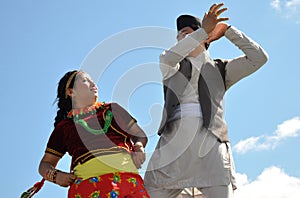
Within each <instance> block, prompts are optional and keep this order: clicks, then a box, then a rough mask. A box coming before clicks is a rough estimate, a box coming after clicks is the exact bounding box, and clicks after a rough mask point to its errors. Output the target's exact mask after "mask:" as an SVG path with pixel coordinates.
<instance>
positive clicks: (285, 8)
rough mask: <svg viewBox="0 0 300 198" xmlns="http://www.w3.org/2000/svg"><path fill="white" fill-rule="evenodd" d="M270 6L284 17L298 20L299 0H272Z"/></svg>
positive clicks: (299, 14) (299, 16)
mask: <svg viewBox="0 0 300 198" xmlns="http://www.w3.org/2000/svg"><path fill="white" fill-rule="evenodd" d="M270 5H271V7H272V8H273V9H275V10H276V11H277V12H278V13H280V14H281V15H282V16H283V17H284V18H286V19H292V20H294V21H296V23H299V21H300V12H299V9H300V0H272V1H271V3H270Z"/></svg>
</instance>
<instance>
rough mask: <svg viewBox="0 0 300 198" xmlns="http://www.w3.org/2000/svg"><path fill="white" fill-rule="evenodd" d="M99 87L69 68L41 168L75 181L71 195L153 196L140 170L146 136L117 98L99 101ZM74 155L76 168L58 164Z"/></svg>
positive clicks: (66, 182) (53, 177) (60, 180)
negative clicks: (110, 100) (144, 183)
mask: <svg viewBox="0 0 300 198" xmlns="http://www.w3.org/2000/svg"><path fill="white" fill-rule="evenodd" d="M97 98H98V88H97V86H96V84H95V83H94V82H93V81H92V80H91V78H90V77H89V76H88V74H86V73H84V72H82V71H77V70H75V71H70V72H68V73H66V74H65V75H64V76H63V78H62V79H61V80H60V82H59V85H58V93H57V99H58V108H59V110H58V112H57V116H56V118H55V123H54V130H53V132H52V134H51V136H50V139H49V141H48V144H47V148H46V151H45V155H44V156H43V158H42V160H41V162H40V165H39V173H40V174H41V175H42V176H43V178H44V179H45V180H48V181H51V182H54V183H56V184H58V185H60V186H63V187H67V186H70V188H69V191H68V197H69V198H71V197H72V198H80V197H82V198H85V197H97V198H98V197H122V198H123V197H126V198H129V197H134V198H145V197H149V195H148V193H147V192H146V190H145V188H144V186H143V180H142V178H141V177H140V176H139V174H138V170H137V169H138V168H141V165H142V164H143V162H144V161H145V151H144V147H145V146H146V144H147V137H146V135H145V133H144V131H143V130H142V129H141V128H140V127H139V126H138V125H137V123H136V120H135V119H134V118H132V117H131V116H130V115H129V114H128V112H127V111H125V110H124V109H123V108H122V107H121V106H119V105H118V104H116V103H108V104H106V103H104V102H97ZM66 152H68V153H69V154H70V155H71V156H72V164H71V171H70V173H68V172H63V171H60V170H57V169H55V167H56V165H57V163H58V161H59V160H60V159H61V157H62V156H63V155H64V154H65V153H66Z"/></svg>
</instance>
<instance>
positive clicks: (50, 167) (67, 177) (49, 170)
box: [39, 153, 75, 187]
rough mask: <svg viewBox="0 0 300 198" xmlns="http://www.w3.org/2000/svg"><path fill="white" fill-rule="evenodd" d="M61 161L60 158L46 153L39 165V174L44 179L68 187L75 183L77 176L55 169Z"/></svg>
mask: <svg viewBox="0 0 300 198" xmlns="http://www.w3.org/2000/svg"><path fill="white" fill-rule="evenodd" d="M60 159H61V158H60V157H57V156H55V155H52V154H50V153H45V155H44V156H43V158H42V160H41V162H40V165H39V173H40V174H41V176H42V177H43V178H44V179H46V180H48V181H51V182H53V183H56V184H58V185H60V186H63V187H67V186H70V185H71V184H73V183H74V180H75V175H73V174H71V173H65V172H62V171H59V170H56V169H55V167H56V165H57V163H58V161H59V160H60Z"/></svg>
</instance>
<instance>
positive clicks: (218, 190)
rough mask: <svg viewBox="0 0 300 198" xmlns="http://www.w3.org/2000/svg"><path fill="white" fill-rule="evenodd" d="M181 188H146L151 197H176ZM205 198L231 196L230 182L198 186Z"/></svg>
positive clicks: (228, 197) (227, 197)
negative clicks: (222, 184) (220, 184)
mask: <svg viewBox="0 0 300 198" xmlns="http://www.w3.org/2000/svg"><path fill="white" fill-rule="evenodd" d="M182 190H183V189H157V188H156V189H147V192H148V194H149V195H150V197H151V198H176V197H177V196H178V195H179V194H180V193H181V191H182ZM198 190H199V191H201V192H202V194H203V195H204V197H205V198H233V189H232V184H231V183H230V184H229V185H228V186H213V187H206V188H198Z"/></svg>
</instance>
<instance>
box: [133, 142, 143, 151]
mask: <svg viewBox="0 0 300 198" xmlns="http://www.w3.org/2000/svg"><path fill="white" fill-rule="evenodd" d="M133 147H134V150H136V151H137V150H141V149H142V148H144V145H143V143H142V142H135V143H134V145H133Z"/></svg>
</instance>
